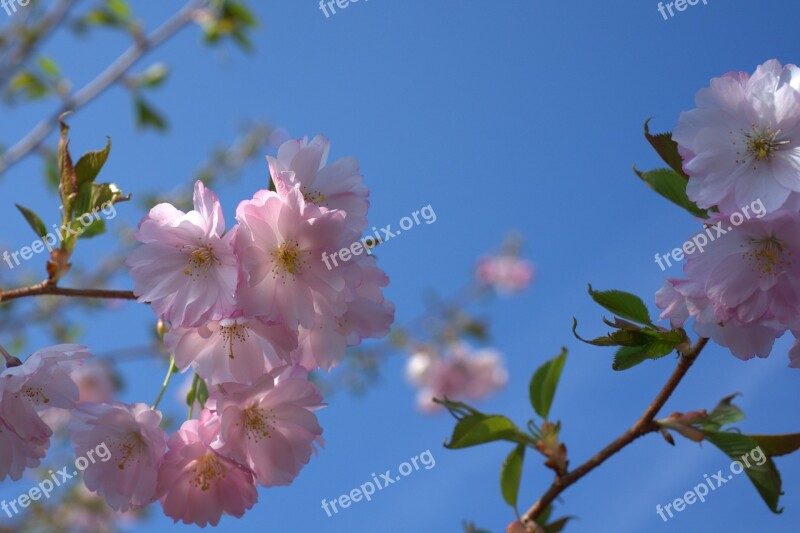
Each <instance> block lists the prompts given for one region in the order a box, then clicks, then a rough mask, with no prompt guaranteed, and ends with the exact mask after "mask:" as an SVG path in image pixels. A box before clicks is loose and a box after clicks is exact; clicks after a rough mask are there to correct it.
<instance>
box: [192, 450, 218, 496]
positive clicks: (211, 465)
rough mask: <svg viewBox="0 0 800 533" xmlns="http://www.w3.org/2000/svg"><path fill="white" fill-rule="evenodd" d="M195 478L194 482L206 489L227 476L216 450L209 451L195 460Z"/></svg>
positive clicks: (196, 485)
mask: <svg viewBox="0 0 800 533" xmlns="http://www.w3.org/2000/svg"><path fill="white" fill-rule="evenodd" d="M193 470H194V480H193V481H192V484H193V485H194V486H195V487H199V488H200V490H203V491H206V490H208V489H210V488H211V485H213V484H214V483H215V482H216V481H218V480H220V479H223V478H224V477H225V470H224V468H223V466H222V462H221V461H220V460H219V458H218V457H217V455H216V454H215V453H214V452H208V453H207V454H206V455H205V456H204V457H201V458H200V459H198V460H197V462H195V465H194V469H193Z"/></svg>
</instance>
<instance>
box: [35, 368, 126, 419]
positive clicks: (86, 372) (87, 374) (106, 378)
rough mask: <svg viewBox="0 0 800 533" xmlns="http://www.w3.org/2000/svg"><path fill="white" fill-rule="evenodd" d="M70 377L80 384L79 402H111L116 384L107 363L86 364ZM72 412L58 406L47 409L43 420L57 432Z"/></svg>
mask: <svg viewBox="0 0 800 533" xmlns="http://www.w3.org/2000/svg"><path fill="white" fill-rule="evenodd" d="M70 377H71V378H72V380H73V381H74V382H75V384H76V385H77V386H78V394H79V397H78V401H79V402H98V403H105V402H110V401H111V397H112V396H113V395H114V390H115V388H116V386H115V385H114V377H113V375H112V373H111V369H109V367H108V365H107V364H103V363H99V362H95V363H89V364H84V365H81V366H79V367H78V368H76V369H75V370H73V371H72V372H70ZM69 418H70V412H69V410H67V409H59V408H57V407H53V408H49V409H45V410H44V412H43V413H42V420H44V421H45V423H46V424H47V425H48V426H50V428H51V429H52V430H53V431H54V432H55V431H58V430H61V429H63V428H65V427H66V426H67V424H68V423H69Z"/></svg>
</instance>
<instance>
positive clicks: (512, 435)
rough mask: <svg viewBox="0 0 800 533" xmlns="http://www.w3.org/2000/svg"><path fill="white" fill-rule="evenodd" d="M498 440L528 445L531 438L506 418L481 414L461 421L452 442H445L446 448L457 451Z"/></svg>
mask: <svg viewBox="0 0 800 533" xmlns="http://www.w3.org/2000/svg"><path fill="white" fill-rule="evenodd" d="M498 440H505V441H509V442H515V443H517V444H526V443H529V442H530V440H531V438H530V437H529V436H527V435H525V434H524V433H522V432H521V431H520V430H519V429H518V428H517V426H516V425H514V423H513V422H512V421H511V420H509V419H508V418H506V417H504V416H501V415H484V414H482V413H479V414H470V415H467V416H465V417H464V418H462V419H461V420H459V421H458V423H457V424H456V427H455V429H454V430H453V436H452V437H451V439H450V442H449V443H447V442H445V444H444V447H445V448H449V449H451V450H457V449H460V448H468V447H470V446H478V445H480V444H486V443H487V442H494V441H498Z"/></svg>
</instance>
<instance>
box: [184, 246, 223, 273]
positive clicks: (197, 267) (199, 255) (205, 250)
mask: <svg viewBox="0 0 800 533" xmlns="http://www.w3.org/2000/svg"><path fill="white" fill-rule="evenodd" d="M184 248H186V247H184ZM215 264H217V265H218V264H219V259H217V258H216V256H215V255H214V249H213V248H212V247H211V246H210V245H208V244H204V245H202V246H198V247H195V248H194V249H193V250H192V251H191V252H189V266H188V267H186V268H185V269H184V270H183V273H184V274H186V275H187V276H191V277H192V278H193V279H197V278H198V277H199V276H200V273H201V272H202V274H203V275H204V276H208V270H209V269H210V268H211V267H212V266H214V265H215Z"/></svg>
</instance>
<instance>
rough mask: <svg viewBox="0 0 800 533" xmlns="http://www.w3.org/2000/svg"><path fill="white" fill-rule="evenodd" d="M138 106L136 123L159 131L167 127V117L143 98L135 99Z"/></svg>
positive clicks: (143, 127)
mask: <svg viewBox="0 0 800 533" xmlns="http://www.w3.org/2000/svg"><path fill="white" fill-rule="evenodd" d="M134 105H135V106H136V125H137V126H139V127H140V128H142V129H145V128H153V129H155V130H158V131H165V130H166V129H167V127H168V126H167V121H166V119H165V118H164V117H163V116H162V115H161V113H159V112H158V111H156V110H155V109H154V108H153V107H152V106H151V105H150V104H148V103H147V102H146V101H145V100H143V99H142V98H136V99H135V100H134Z"/></svg>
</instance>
